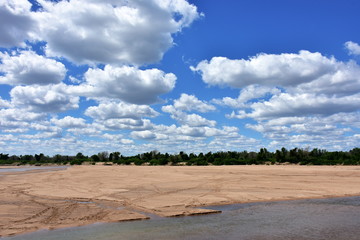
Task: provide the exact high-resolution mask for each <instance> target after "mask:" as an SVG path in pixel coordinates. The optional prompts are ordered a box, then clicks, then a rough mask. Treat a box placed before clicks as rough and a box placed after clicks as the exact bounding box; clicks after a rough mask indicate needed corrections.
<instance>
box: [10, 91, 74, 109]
mask: <svg viewBox="0 0 360 240" xmlns="http://www.w3.org/2000/svg"><path fill="white" fill-rule="evenodd" d="M10 96H11V102H12V104H14V105H15V106H17V107H20V108H24V109H27V110H29V111H35V112H48V113H57V112H63V111H67V110H70V109H76V108H78V107H79V105H78V103H79V97H74V96H71V95H69V93H68V92H67V86H66V85H65V84H57V85H46V86H16V87H14V88H13V89H12V90H11V91H10Z"/></svg>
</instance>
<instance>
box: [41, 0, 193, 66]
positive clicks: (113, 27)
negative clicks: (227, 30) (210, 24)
mask: <svg viewBox="0 0 360 240" xmlns="http://www.w3.org/2000/svg"><path fill="white" fill-rule="evenodd" d="M38 2H39V3H40V4H41V5H42V11H40V12H37V13H36V18H37V20H38V22H39V25H40V29H41V31H40V32H41V34H40V37H41V39H42V40H45V41H46V42H47V46H46V54H47V55H48V56H61V57H65V58H67V59H69V60H71V61H73V62H75V63H78V64H97V63H104V64H110V63H111V64H135V65H143V64H148V63H154V62H158V61H160V60H161V59H162V56H163V54H164V52H165V51H167V50H168V49H169V48H170V47H172V45H173V39H172V36H171V35H172V34H174V33H176V32H179V31H181V30H182V28H183V27H187V26H189V25H190V24H191V23H192V22H193V21H194V20H195V19H197V18H198V17H199V13H198V12H197V8H196V7H195V6H194V5H191V4H189V3H188V2H186V1H185V0H161V1H160V0H147V1H143V0H132V1H124V0H122V1H94V0H88V1H86V2H85V3H84V1H81V0H71V1H60V2H56V3H55V2H48V1H45V0H39V1H38ZM79 9H81V11H79Z"/></svg>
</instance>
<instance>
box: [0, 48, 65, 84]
mask: <svg viewBox="0 0 360 240" xmlns="http://www.w3.org/2000/svg"><path fill="white" fill-rule="evenodd" d="M0 58H1V61H2V64H0V72H3V73H5V76H2V77H0V84H9V85H22V84H24V85H30V84H37V85H47V84H57V83H60V82H61V81H62V80H63V79H64V77H65V74H66V68H65V66H64V65H63V64H62V63H60V62H57V61H55V60H53V59H47V58H45V57H43V56H40V55H37V54H36V53H34V52H32V51H22V52H20V54H19V55H15V56H10V55H8V54H7V53H5V54H3V53H0Z"/></svg>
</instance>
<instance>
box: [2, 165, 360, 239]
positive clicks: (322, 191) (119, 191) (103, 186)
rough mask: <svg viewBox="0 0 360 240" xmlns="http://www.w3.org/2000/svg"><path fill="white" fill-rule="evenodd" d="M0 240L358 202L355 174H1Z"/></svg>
mask: <svg viewBox="0 0 360 240" xmlns="http://www.w3.org/2000/svg"><path fill="white" fill-rule="evenodd" d="M0 181H1V185H0V189H1V195H0V237H4V236H12V235H16V234H22V233H27V232H33V231H36V230H39V229H57V228H64V227H74V226H82V225H87V224H92V223H98V222H118V221H129V220H144V219H148V218H149V214H150V215H153V214H155V215H157V216H160V217H173V216H187V215H196V214H207V213H214V212H217V211H214V210H209V209H202V208H201V207H203V206H210V205H221V204H235V203H247V202H259V201H278V200H295V199H310V198H330V197H345V196H359V195H360V166H298V165H251V166H117V165H114V166H99V165H95V166H72V167H69V168H67V169H61V170H59V171H30V172H8V173H0Z"/></svg>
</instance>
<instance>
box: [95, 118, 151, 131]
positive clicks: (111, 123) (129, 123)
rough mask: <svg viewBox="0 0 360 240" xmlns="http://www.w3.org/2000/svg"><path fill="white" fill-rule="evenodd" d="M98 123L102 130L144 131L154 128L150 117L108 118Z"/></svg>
mask: <svg viewBox="0 0 360 240" xmlns="http://www.w3.org/2000/svg"><path fill="white" fill-rule="evenodd" d="M96 125H98V126H99V128H101V129H102V130H112V131H117V130H123V129H126V130H133V131H144V130H149V129H152V128H153V124H152V123H151V121H150V120H148V119H137V120H135V119H131V118H121V119H118V118H117V119H107V120H105V121H97V122H96Z"/></svg>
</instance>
